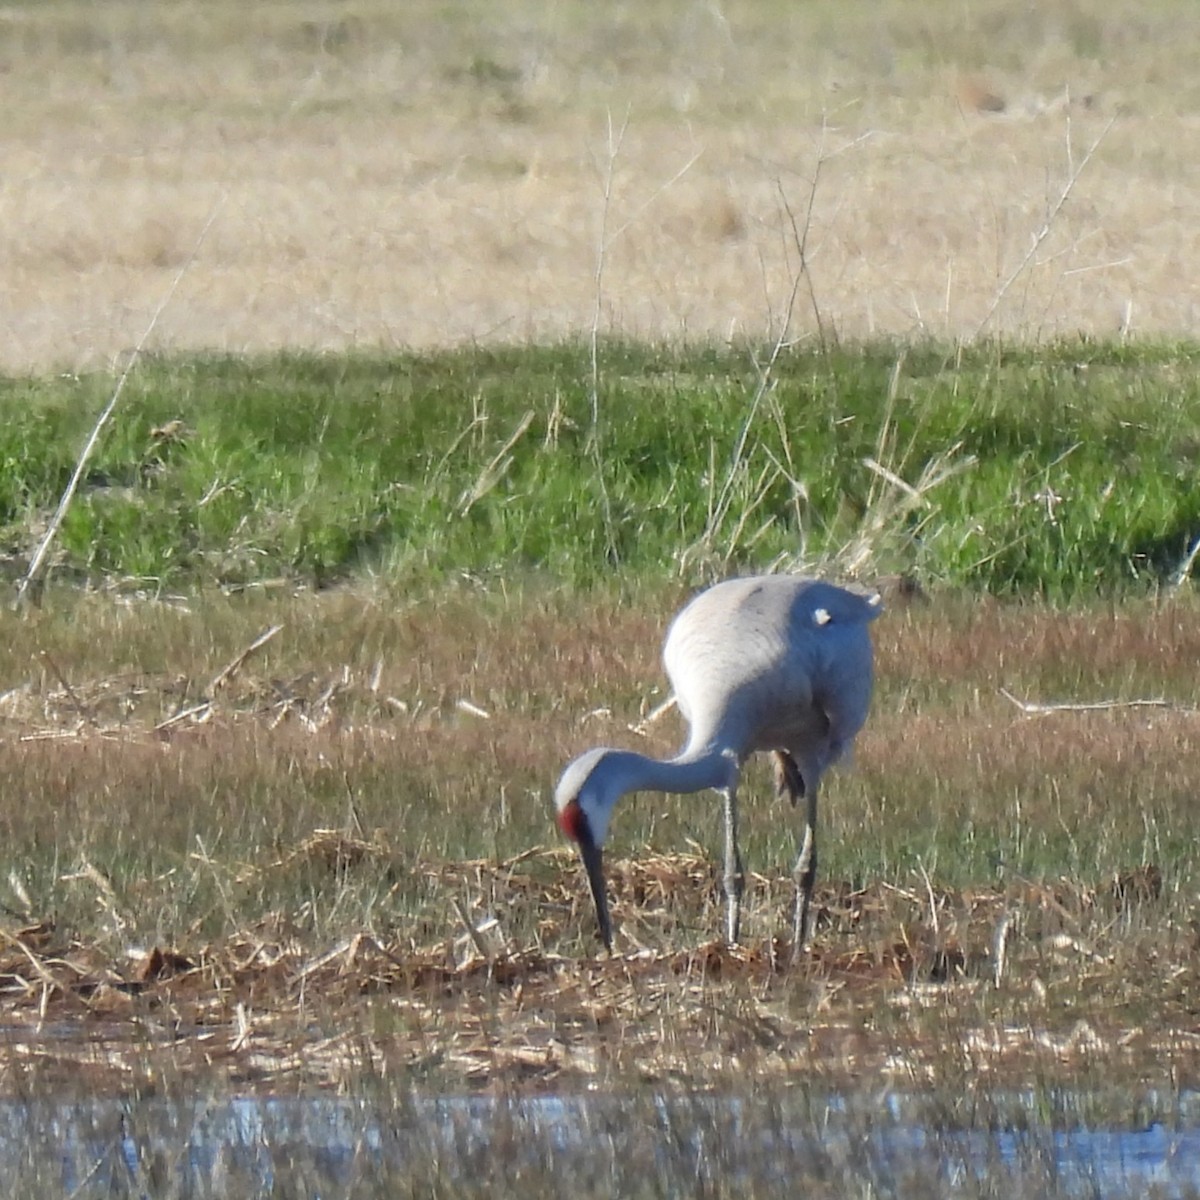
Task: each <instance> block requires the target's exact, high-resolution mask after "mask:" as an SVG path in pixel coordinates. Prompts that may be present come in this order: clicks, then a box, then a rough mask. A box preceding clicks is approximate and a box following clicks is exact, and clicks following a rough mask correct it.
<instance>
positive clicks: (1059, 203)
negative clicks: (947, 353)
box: [974, 117, 1116, 337]
mask: <svg viewBox="0 0 1200 1200" xmlns="http://www.w3.org/2000/svg"><path fill="white" fill-rule="evenodd" d="M1115 121H1116V117H1113V118H1112V120H1110V121H1109V122H1108V124H1107V125H1105V127H1104V128H1103V129H1102V130H1101V131H1100V134H1099V136H1098V137H1097V138H1096V140H1095V141H1094V142H1093V143H1092V144H1091V146H1090V147H1088V151H1087V153H1086V154H1085V155H1084V156H1083V158H1081V159H1080V160H1079V165H1078V166H1073V165H1072V164H1073V155H1072V151H1071V124H1070V121H1069V120H1068V122H1067V166H1068V168H1069V170H1070V173H1069V174H1068V176H1067V182H1066V183H1065V184H1063V188H1062V191H1061V192H1060V193H1059V195H1058V199H1057V200H1056V201H1055V202H1054V204H1053V205H1051V207H1050V211H1049V212H1048V213H1047V214H1046V218H1045V220H1044V221H1043V222H1042V227H1041V228H1040V229H1039V230H1038V231H1037V233H1035V234H1034V235H1033V241H1032V242H1031V243H1030V246H1029V249H1028V250H1027V251H1026V252H1025V256H1024V258H1022V259H1021V261H1020V262H1019V263H1017V265H1016V266H1015V267H1014V268H1013V270H1012V272H1011V274H1010V275H1009V276H1008V278H1007V279H1005V281H1004V282H1003V283H1002V284H1001V285H1000V287H999V289H998V290H997V291H996V294H995V296H993V297H992V303H991V305H990V306H989V307H988V310H987V312H985V313H984V314H983V320H982V321H980V322H979V324H978V325H977V326H976V327H975V334H974V336H975V337H979V335H980V334H982V333H983V331H984V329H986V328H987V326H988V323H989V322H990V321H991V319H992V317H994V316H995V315H996V310H997V309H998V308H999V307H1000V305H1001V303H1003V301H1004V297H1005V296H1007V295H1008V292H1009V289H1010V288H1011V287H1012V285H1013V284H1014V283H1016V282H1017V280H1018V279H1019V278H1020V277H1021V276H1022V275H1023V274H1024V272H1025V268H1026V267H1028V266H1029V264H1030V262H1031V261H1032V260H1033V256H1034V255H1035V254H1037V252H1038V250H1039V249H1040V247H1041V245H1042V243H1043V242H1044V241H1045V240H1046V239H1047V238H1048V237H1049V236H1050V231H1051V230H1052V229H1053V228H1054V224H1055V222H1056V221H1057V220H1058V214H1059V213H1061V212H1062V210H1063V206H1064V205H1065V204H1066V202H1067V200H1068V199H1069V198H1070V195H1071V192H1072V191H1074V189H1075V184H1076V183H1077V182H1078V181H1079V177H1080V176H1081V175H1082V174H1083V172H1084V171H1085V170H1086V169H1087V165H1088V163H1090V162H1091V161H1092V156H1093V155H1094V154H1095V153H1096V151H1097V150H1098V149H1099V148H1100V143H1101V142H1102V141H1104V139H1105V138H1106V137H1107V136H1108V131H1109V130H1110V129H1111V128H1112V127H1113V123H1114V122H1115Z"/></svg>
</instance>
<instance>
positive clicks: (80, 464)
mask: <svg viewBox="0 0 1200 1200" xmlns="http://www.w3.org/2000/svg"><path fill="white" fill-rule="evenodd" d="M227 196H228V192H222V193H221V195H220V196H218V197H217V199H216V201H215V202H214V203H213V206H212V210H211V211H210V212H209V214H208V220H207V221H205V222H204V228H203V229H201V230H200V235H199V237H197V238H196V244H195V245H194V246H193V247H192V252H191V253H190V254H189V255H188V256H187V259H186V260H185V261H184V263H183V265H182V266H180V268H179V270H178V271H176V272H175V278H174V279H173V280H172V281H171V286H170V287H169V288H168V289H167V293H166V295H165V296H163V298H162V300H161V301H160V302H159V305H158V308H156V309H155V310H154V315H153V316H152V317H151V318H150V323H149V324H148V325H147V326H146V329H145V331H144V332H143V334H142V336H141V338H140V339H139V340H138V344H137V345H136V346H135V347H134V348H133V353H132V354H130V356H129V360H128V361H127V362H126V364H125V369H124V370H123V371H122V372H121V377H120V378H119V379H118V380H117V386H116V387H115V388H113V394H112V395H111V396H110V397H109V400H108V403H107V404H106V405H105V406H104V410H103V411H102V412H101V413H100V415H99V416H98V417H97V418H96V423H95V424H94V425H93V426H92V432H91V433H90V434H88V439H87V441H86V442H85V443H84V445H83V449H82V450H81V451H80V453H79V460H78V461H77V462H76V464H75V470H74V471H73V472H72V474H71V478H70V480H69V482H68V483H67V486H66V490H65V491H64V492H63V494H62V498H61V499H60V500H59V502H58V508H57V509H56V510H55V512H54V516H53V517H51V518H50V524H49V526H47V528H46V532H45V534H44V535H43V536H42V540H41V542H40V543H39V545H38V548H37V549H36V550H35V551H34V553H33V557H32V558H31V559H30V560H29V567H28V569H27V570H26V572H25V577H24V578H23V579H22V580H21V582H20V583H19V584H18V585H17V597H16V600H15V601H14V607H20V605H21V602H22V601H23V600H24V599H25V596H26V594H27V593H28V592H29V589H30V587H31V585H32V584H33V583H34V581H35V580H36V579H37V577H38V573H39V572H40V571H41V569H42V564H43V562H44V561H45V559H46V554H47V552H48V551H49V549H50V544H51V542H53V541H54V538H55V535H56V534H57V533H58V529H59V526H60V525H61V524H62V523H63V519H64V518H65V517H66V515H67V510H68V509H69V508H70V507H71V501H72V500H73V499H74V497H75V492H76V491H77V490H78V488H79V481H80V480H81V479H82V478H83V472H84V469H85V468H86V467H87V464H88V460H89V459H90V458H91V457H92V451H93V450H95V448H96V444H97V443H98V442H99V441H100V434H101V433H102V432H103V430H104V427H105V425H107V424H108V421H109V418H110V417H111V416H112V415H113V412H114V410H115V409H116V407H117V401H118V400H119V399H120V398H121V393H122V392H123V391H124V390H125V384H126V383H127V382H128V380H129V376H130V374H131V373H132V371H133V368H134V366H135V364H136V363H137V361H138V359H139V358H141V355H142V350H143V348H144V347H145V345H146V342H147V341H148V340H149V338H150V335H151V334H152V333H153V332H154V327H155V326H156V325H157V324H158V319H159V317H161V316H162V314H163V312H164V311H165V310H166V307H167V305H168V304H170V303H171V300H172V299H173V298H174V296H175V292H176V291H177V290H178V288H179V285H180V283H181V282H182V281H183V277H184V276H185V275H186V274H187V273H188V270H189V269H190V268H191V265H192V263H193V262H195V261H196V255H197V254H199V252H200V247H201V246H202V245H203V243H204V239H205V238H206V237H207V236H208V231H209V230H210V229H211V228H212V224H213V222H214V221H215V220H216V219H217V214H218V213H219V212H220V211H221V207H222V205H223V204H224V203H225V199H226V197H227Z"/></svg>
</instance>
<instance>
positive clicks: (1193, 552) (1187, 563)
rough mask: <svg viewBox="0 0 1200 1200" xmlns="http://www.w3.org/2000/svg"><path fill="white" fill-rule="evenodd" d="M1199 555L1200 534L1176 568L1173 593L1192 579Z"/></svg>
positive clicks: (1172, 579)
mask: <svg viewBox="0 0 1200 1200" xmlns="http://www.w3.org/2000/svg"><path fill="white" fill-rule="evenodd" d="M1197 555H1200V534H1197V535H1196V537H1195V538H1194V539H1193V541H1192V544H1191V545H1190V546H1189V547H1188V550H1187V553H1186V554H1185V555H1184V556H1183V559H1182V560H1181V561H1180V563H1179V566H1178V567H1176V569H1175V574H1174V575H1172V576H1171V583H1170V590H1171V591H1173V592H1177V591H1178V590H1179V589H1180V588H1181V587H1183V585H1184V584H1185V583H1187V581H1188V580H1189V579H1190V578H1191V577H1192V566H1193V565H1194V564H1195V562H1196V556H1197Z"/></svg>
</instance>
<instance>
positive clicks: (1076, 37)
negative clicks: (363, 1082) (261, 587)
mask: <svg viewBox="0 0 1200 1200" xmlns="http://www.w3.org/2000/svg"><path fill="white" fill-rule="evenodd" d="M1196 19H1197V18H1196V17H1195V16H1194V15H1193V14H1191V13H1190V12H1187V11H1183V10H1180V9H1179V8H1178V6H1176V5H1168V4H1166V3H1158V4H1153V5H1151V6H1149V8H1147V7H1146V6H1137V7H1136V8H1135V7H1133V6H1130V5H1127V4H1122V3H1120V2H1119V0H1107V2H1106V3H1105V4H1103V5H1101V6H1098V7H1097V6H1089V9H1088V11H1087V12H1086V13H1085V12H1083V11H1082V10H1078V11H1076V9H1075V7H1074V6H1066V7H1065V8H1056V9H1055V10H1054V11H1052V12H1051V11H1047V12H1044V13H1043V12H1042V11H1041V10H1040V9H1037V8H1032V9H1030V8H1026V9H1021V10H1020V11H1017V10H1014V9H1013V8H1012V6H1011V5H1007V4H1002V3H1000V2H999V0H989V2H986V3H982V4H976V5H972V6H969V7H968V8H965V9H964V8H963V7H961V6H959V7H950V8H947V7H945V6H932V7H931V6H929V5H927V4H920V3H917V0H886V3H884V4H883V5H875V6H873V7H871V8H870V9H869V10H866V9H863V10H861V11H859V10H856V9H852V8H851V9H848V8H846V7H845V6H844V5H833V4H825V3H817V4H805V5H798V6H797V5H786V6H785V5H782V4H778V3H768V2H763V3H756V4H750V5H739V6H735V7H733V8H731V9H730V10H729V11H728V12H726V11H724V10H722V9H721V8H720V7H719V6H716V7H714V6H707V7H706V6H699V5H688V6H684V7H680V6H677V5H668V4H648V5H637V6H633V7H628V6H627V7H623V8H618V9H611V8H608V7H604V8H595V7H592V6H584V5H579V4H575V3H571V4H566V5H555V6H553V7H551V8H546V6H544V5H541V4H522V3H519V4H515V5H505V6H504V8H503V10H497V9H495V8H493V7H489V6H470V5H469V6H467V7H466V8H462V9H461V10H459V11H458V13H457V15H456V16H455V17H454V18H448V17H447V16H446V13H445V10H444V6H441V5H431V4H425V3H414V4H407V5H404V6H400V7H397V6H395V5H390V4H386V5H385V4H382V3H379V2H378V0H358V2H356V3H354V4H350V5H347V4H337V5H333V4H330V3H323V2H315V0H314V2H313V3H308V4H278V5H269V6H261V5H258V6H252V7H251V8H249V9H247V8H246V6H244V5H233V4H226V3H212V4H207V5H205V8H204V12H203V15H200V14H199V13H198V12H197V10H195V9H194V8H193V7H191V6H188V5H184V4H176V3H171V2H166V0H164V2H163V3H157V4H143V3H131V2H118V3H110V4H106V5H104V6H103V8H102V9H96V8H95V6H92V5H83V4H80V3H76V2H74V0H61V2H60V3H56V4H51V5H38V6H21V7H10V8H9V9H7V10H5V11H4V12H3V13H0V29H2V31H3V33H4V36H5V44H6V45H7V46H8V55H7V58H6V62H5V87H6V134H5V156H6V184H5V187H4V189H3V191H2V193H0V220H2V221H3V224H4V228H5V233H6V238H5V243H6V253H5V270H4V272H3V273H2V276H0V323H2V327H3V329H4V334H5V336H4V339H3V349H2V350H0V365H3V366H4V367H5V368H7V369H25V368H34V369H45V368H48V367H52V366H67V367H77V366H82V365H91V364H107V363H109V362H110V361H111V360H112V359H113V357H114V356H115V355H117V354H119V353H120V352H121V351H123V350H126V349H128V348H129V347H130V346H131V345H133V344H134V343H135V342H136V341H137V339H138V338H139V336H140V335H141V334H142V332H143V331H144V329H145V327H146V324H147V322H148V319H149V317H150V314H151V313H152V312H153V311H154V310H155V308H156V307H157V305H158V303H159V302H160V300H161V299H162V297H163V295H164V294H165V292H166V288H167V284H168V282H169V279H170V278H171V276H172V275H173V274H174V272H176V271H177V270H178V269H179V268H180V266H181V265H182V264H183V263H184V262H186V260H187V257H188V255H189V254H190V253H191V252H192V250H193V249H194V248H195V245H196V242H197V238H198V235H199V232H200V230H201V228H202V227H203V225H204V224H205V221H206V219H207V217H208V215H209V214H210V213H211V212H212V211H213V209H214V207H215V206H219V211H218V216H217V220H216V222H215V225H214V227H213V229H212V231H211V233H210V235H209V237H208V239H207V241H206V242H205V244H204V245H203V246H202V247H201V249H200V252H199V255H198V258H197V261H196V262H195V264H194V265H193V266H192V267H191V269H190V270H189V272H188V275H187V279H186V282H185V286H184V288H183V289H182V291H181V292H180V293H179V295H178V296H177V297H176V299H175V301H174V302H173V303H172V305H171V306H170V308H169V309H168V311H167V312H166V313H165V314H164V316H163V319H162V322H161V324H160V327H159V330H158V333H157V337H156V344H158V345H160V346H163V347H171V348H195V347H214V348H218V349H224V350H230V351H242V350H256V349H265V348H273V347H278V346H284V345H302V346H309V347H312V346H316V347H343V346H347V345H352V344H372V345H373V344H383V345H405V346H433V345H444V344H447V343H456V342H461V341H464V340H482V341H487V340H493V339H502V340H518V341H520V340H525V339H530V338H534V339H543V338H554V337H559V336H562V335H571V334H578V333H580V332H581V331H584V330H587V329H589V328H590V326H591V324H592V313H593V307H594V304H595V299H596V298H595V293H594V285H593V278H594V274H595V266H596V237H597V230H598V227H599V217H600V209H601V197H602V191H603V186H602V176H603V174H604V172H605V170H606V167H605V158H606V136H605V132H604V131H605V126H606V121H607V119H608V116H609V114H611V115H612V117H613V119H614V120H615V121H616V122H617V123H618V124H619V123H620V122H621V121H622V120H623V119H624V117H625V115H626V114H628V118H629V122H628V130H627V133H626V135H625V137H624V139H623V140H622V143H621V146H620V151H619V154H618V156H617V159H616V162H615V164H614V175H613V198H612V205H611V211H610V214H609V219H608V228H609V230H610V232H612V233H616V232H617V231H620V233H619V236H616V237H615V238H614V239H613V242H612V244H611V246H609V248H608V249H607V251H606V254H605V271H604V287H603V296H602V303H601V313H602V320H601V324H602V331H603V332H615V333H623V334H627V335H638V336H648V337H677V336H680V335H688V336H693V337H719V338H723V337H726V336H729V335H730V334H735V335H743V336H750V337H758V336H762V335H764V334H767V333H769V332H774V331H773V330H771V329H770V328H769V327H770V326H771V325H772V323H773V322H776V321H778V320H779V318H780V314H781V313H782V310H783V308H784V305H785V301H786V297H787V295H788V292H789V290H790V288H791V284H792V279H793V276H794V273H795V271H796V270H797V261H796V247H795V245H794V242H793V234H792V229H791V223H790V219H789V217H788V215H787V213H786V211H785V208H784V204H783V200H782V199H781V196H782V197H785V198H786V199H787V202H788V204H789V205H790V206H791V207H792V209H793V211H796V212H803V210H804V208H805V206H806V204H807V197H808V193H809V181H810V180H811V178H812V176H813V174H814V172H815V170H816V167H817V163H818V161H819V160H823V162H822V168H821V182H820V186H819V188H818V189H817V194H816V196H815V202H814V207H813V213H812V229H811V234H810V239H809V260H810V266H811V270H812V277H813V285H814V293H815V296H816V299H817V303H818V305H819V307H820V309H821V314H822V318H823V320H824V322H825V324H826V327H827V328H836V329H837V330H838V331H839V332H840V333H841V334H842V335H845V336H860V335H867V334H872V333H897V334H910V333H914V332H916V333H931V334H937V335H945V336H951V337H954V336H959V335H963V334H969V333H971V332H973V331H974V330H975V329H976V328H977V327H978V325H979V323H980V322H981V320H983V317H984V314H985V313H987V311H988V309H989V307H990V306H991V304H992V302H993V300H994V299H995V297H996V294H997V291H998V289H999V288H1000V287H1001V285H1002V283H1003V281H1004V280H1005V279H1006V278H1007V276H1008V275H1009V273H1010V272H1011V271H1012V270H1013V269H1014V267H1015V266H1016V265H1017V264H1018V263H1020V261H1021V259H1022V258H1023V256H1024V255H1025V253H1026V252H1027V250H1028V247H1029V244H1030V239H1031V237H1032V236H1033V235H1034V234H1035V233H1036V232H1037V231H1038V230H1039V228H1040V227H1041V225H1042V223H1043V221H1044V219H1045V214H1046V211H1047V209H1048V208H1049V206H1050V204H1051V202H1052V201H1053V199H1054V197H1055V196H1056V195H1057V193H1058V191H1059V190H1060V188H1061V187H1062V185H1063V182H1064V181H1065V180H1066V178H1067V177H1068V176H1069V174H1070V163H1069V160H1068V149H1067V147H1068V140H1069V141H1070V144H1071V146H1072V148H1073V150H1072V153H1073V157H1074V162H1075V163H1078V162H1079V160H1080V158H1081V157H1082V154H1083V151H1084V150H1085V149H1086V148H1087V146H1089V145H1090V144H1091V143H1092V142H1093V141H1094V140H1095V139H1096V138H1097V137H1098V136H1099V135H1100V134H1101V132H1102V131H1103V130H1104V129H1105V128H1106V127H1107V126H1108V124H1109V122H1112V128H1111V129H1109V131H1108V133H1107V134H1106V135H1105V137H1104V140H1103V142H1102V144H1101V146H1100V148H1099V151H1098V153H1097V155H1096V158H1095V160H1094V161H1093V162H1092V163H1091V164H1090V165H1089V167H1088V170H1087V171H1086V173H1085V174H1084V176H1083V177H1082V178H1081V179H1080V180H1079V182H1078V183H1077V185H1076V186H1075V188H1074V191H1073V194H1072V196H1071V197H1070V200H1069V202H1068V204H1067V206H1066V208H1065V209H1064V211H1063V212H1062V214H1061V215H1060V216H1059V217H1058V218H1057V219H1056V221H1055V222H1054V228H1053V231H1052V233H1051V235H1050V236H1049V237H1048V238H1047V239H1046V240H1045V241H1044V243H1043V244H1042V245H1041V246H1040V247H1039V249H1038V252H1037V254H1036V256H1035V260H1034V261H1033V262H1032V263H1031V264H1030V266H1029V268H1028V269H1027V270H1026V271H1025V272H1023V273H1022V275H1021V277H1020V278H1019V280H1018V281H1017V283H1016V284H1014V286H1013V287H1012V288H1011V289H1010V290H1009V292H1008V293H1007V294H1006V296H1005V298H1004V302H1003V303H1002V304H1001V305H1000V307H999V309H998V310H997V312H996V314H995V316H994V318H993V319H992V320H991V321H990V323H989V325H988V327H987V328H988V331H989V332H996V333H1012V334H1018V335H1022V336H1040V335H1049V334H1054V333H1060V332H1065V333H1073V332H1075V331H1078V330H1084V331H1088V332H1091V333H1095V334H1099V335H1108V334H1112V333H1114V332H1116V331H1117V330H1119V329H1124V328H1132V330H1133V331H1135V332H1162V331H1187V330H1190V329H1191V328H1192V327H1193V326H1194V325H1195V316H1196V309H1197V299H1198V296H1197V291H1196V288H1197V284H1196V281H1195V279H1194V278H1193V276H1192V275H1191V273H1189V272H1188V270H1187V268H1186V264H1187V263H1190V262H1192V261H1194V260H1195V259H1196V257H1197V251H1198V249H1200V247H1198V245H1197V236H1198V235H1197V232H1196V231H1197V230H1198V229H1200V220H1197V219H1196V213H1195V211H1194V201H1193V197H1194V196H1195V195H1197V194H1200V187H1197V186H1196V183H1197V181H1196V179H1195V172H1196V171H1197V170H1200V167H1197V166H1196V164H1197V163H1200V153H1197V152H1196V151H1197V147H1196V145H1195V144H1194V143H1195V138H1196V133H1197V129H1198V128H1200V126H1198V123H1197V112H1198V111H1200V109H1198V103H1197V101H1198V93H1197V89H1196V85H1195V82H1194V70H1193V64H1192V62H1191V59H1190V56H1189V55H1188V53H1187V52H1186V48H1187V47H1188V46H1190V45H1191V43H1192V41H1193V38H1192V36H1191V34H1192V33H1194V31H1195V28H1194V27H1195V21H1196ZM980 80H986V81H987V82H986V85H985V84H981V83H980V82H979V81H980ZM963 81H966V82H965V83H964V82H963ZM964 97H965V99H964ZM997 97H1003V98H1004V110H1003V111H1002V112H998V111H995V110H996V109H997V107H998V105H997V104H996V103H995V102H994V101H995V100H996V98H997ZM696 155H698V158H697V160H696V162H695V163H694V165H693V166H691V167H690V168H689V169H688V170H686V171H685V172H684V174H683V175H682V176H681V177H680V178H679V179H678V180H676V181H675V182H673V183H670V185H669V186H666V187H665V188H664V185H665V184H667V182H668V181H669V180H671V179H672V178H673V177H674V175H675V174H676V173H677V172H678V171H679V170H680V169H681V168H682V167H684V165H685V164H686V163H687V162H688V161H689V160H690V159H691V158H692V157H693V156H696ZM796 327H797V332H798V333H799V334H801V335H806V334H809V333H812V332H814V331H815V327H816V322H815V315H814V313H813V312H812V311H809V310H807V309H806V308H804V307H802V309H801V311H799V312H798V313H797V322H796Z"/></svg>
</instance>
